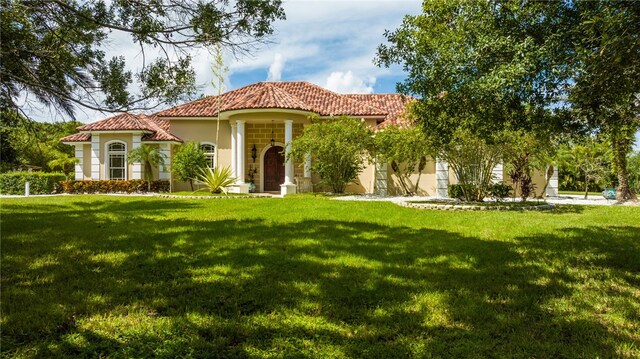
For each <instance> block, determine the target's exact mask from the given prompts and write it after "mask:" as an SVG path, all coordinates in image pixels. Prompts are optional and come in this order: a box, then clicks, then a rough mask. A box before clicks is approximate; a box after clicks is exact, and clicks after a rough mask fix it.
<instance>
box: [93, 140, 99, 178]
mask: <svg viewBox="0 0 640 359" xmlns="http://www.w3.org/2000/svg"><path fill="white" fill-rule="evenodd" d="M91 179H92V180H94V181H98V180H99V179H100V135H91Z"/></svg>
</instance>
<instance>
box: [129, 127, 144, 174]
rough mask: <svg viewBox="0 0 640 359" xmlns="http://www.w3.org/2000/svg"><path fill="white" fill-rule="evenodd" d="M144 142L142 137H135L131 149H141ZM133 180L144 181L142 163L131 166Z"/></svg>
mask: <svg viewBox="0 0 640 359" xmlns="http://www.w3.org/2000/svg"><path fill="white" fill-rule="evenodd" d="M141 142H142V135H133V137H132V140H131V149H132V150H135V149H136V148H138V147H140V145H141ZM131 179H134V180H137V179H142V163H140V162H134V163H133V164H132V165H131Z"/></svg>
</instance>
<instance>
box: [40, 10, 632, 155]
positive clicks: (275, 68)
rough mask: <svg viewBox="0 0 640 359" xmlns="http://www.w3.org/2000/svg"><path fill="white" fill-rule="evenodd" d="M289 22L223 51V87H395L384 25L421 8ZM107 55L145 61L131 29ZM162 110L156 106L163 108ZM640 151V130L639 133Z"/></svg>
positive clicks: (290, 17) (205, 89)
mask: <svg viewBox="0 0 640 359" xmlns="http://www.w3.org/2000/svg"><path fill="white" fill-rule="evenodd" d="M283 8H284V10H285V14H286V17H287V19H286V20H279V21H276V22H274V23H273V28H274V29H275V33H274V35H273V36H271V37H270V38H269V42H268V43H266V44H263V45H260V47H259V48H258V49H255V50H254V51H252V52H251V54H249V55H245V56H242V57H239V58H237V57H234V56H233V55H232V54H231V53H225V54H224V60H225V64H226V66H227V67H228V68H229V72H228V73H227V77H226V80H225V88H226V90H234V89H237V88H240V87H243V86H246V85H250V84H253V83H256V82H259V81H309V82H311V83H314V84H316V85H319V86H322V87H325V88H327V89H329V90H332V91H335V92H338V93H394V92H396V90H395V89H396V83H398V82H401V81H403V80H404V78H405V73H404V72H403V71H402V68H401V67H400V66H394V67H391V68H380V67H377V66H376V65H374V63H373V60H374V58H375V55H376V49H377V47H378V45H380V44H382V43H385V42H386V39H385V37H384V32H385V30H394V29H396V28H398V27H399V26H400V24H401V23H402V19H403V17H404V16H405V15H408V14H409V15H416V14H419V13H420V9H421V2H420V1H411V0H396V1H388V0H343V1H340V0H289V1H287V0H285V1H284V2H283ZM105 52H106V54H107V58H110V57H111V56H120V55H122V56H124V57H125V59H126V61H127V67H128V69H130V70H132V71H134V72H135V71H136V70H138V69H139V68H140V67H141V66H142V58H143V57H142V54H141V52H140V49H139V47H138V46H136V45H134V44H133V43H132V42H131V40H130V38H129V37H128V35H127V34H121V33H116V34H115V35H113V36H112V37H111V39H110V41H109V44H108V45H107V46H106V47H105ZM191 56H192V57H193V65H194V69H195V72H196V82H197V85H198V86H199V88H200V93H202V94H204V95H212V94H215V91H214V89H213V87H212V85H211V81H212V79H213V72H212V70H211V63H212V56H211V54H210V53H209V52H207V51H206V50H203V49H194V50H193V51H191ZM158 110H159V109H158ZM76 115H77V118H78V120H79V121H81V122H85V123H89V122H93V121H97V120H100V119H102V118H105V117H108V116H109V115H110V114H108V113H101V112H97V111H91V110H86V109H78V111H77V113H76ZM32 116H33V117H34V118H36V119H40V120H42V121H52V120H54V121H55V120H59V119H60V117H59V115H56V114H53V113H52V112H51V111H49V110H46V109H41V110H40V111H34V112H33V113H32ZM635 147H636V150H637V149H640V132H639V133H638V134H637V135H636V146H635Z"/></svg>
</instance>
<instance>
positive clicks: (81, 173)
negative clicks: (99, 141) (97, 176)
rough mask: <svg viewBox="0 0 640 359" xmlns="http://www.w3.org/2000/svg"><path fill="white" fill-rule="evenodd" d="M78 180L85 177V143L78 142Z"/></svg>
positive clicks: (76, 170)
mask: <svg viewBox="0 0 640 359" xmlns="http://www.w3.org/2000/svg"><path fill="white" fill-rule="evenodd" d="M75 172H76V177H75V178H76V181H82V180H83V179H84V143H76V168H75Z"/></svg>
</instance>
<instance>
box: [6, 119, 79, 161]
mask: <svg viewBox="0 0 640 359" xmlns="http://www.w3.org/2000/svg"><path fill="white" fill-rule="evenodd" d="M0 118H1V122H2V124H3V126H2V131H3V138H2V146H1V147H2V150H3V151H5V150H7V149H11V150H12V151H13V154H12V156H8V157H4V152H3V157H1V158H0V160H1V161H2V165H1V166H0V167H2V169H3V170H10V169H13V168H15V167H17V166H18V165H34V166H39V167H42V169H43V170H44V171H49V170H51V169H53V168H52V167H51V166H50V163H51V161H53V160H59V161H60V160H62V158H63V157H66V159H67V160H66V161H67V164H68V163H70V162H71V161H74V156H75V154H74V148H73V146H69V145H65V144H63V143H61V142H60V138H62V137H64V136H67V135H70V134H72V133H76V132H77V131H76V127H78V126H81V125H82V123H80V122H75V121H67V122H57V123H43V122H35V121H31V120H29V119H27V118H25V117H24V116H22V115H21V114H19V113H17V112H15V111H10V110H6V111H1V112H0ZM55 163H56V162H53V164H55ZM67 168H68V167H67Z"/></svg>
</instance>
